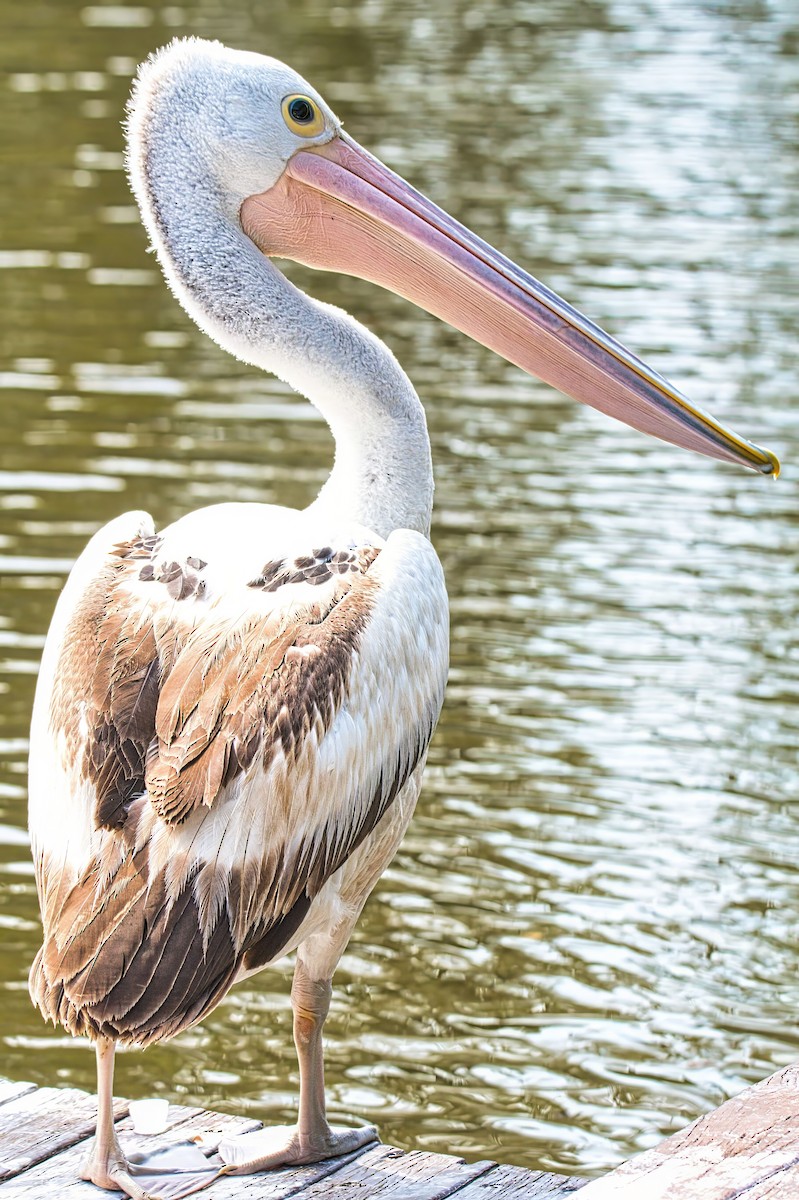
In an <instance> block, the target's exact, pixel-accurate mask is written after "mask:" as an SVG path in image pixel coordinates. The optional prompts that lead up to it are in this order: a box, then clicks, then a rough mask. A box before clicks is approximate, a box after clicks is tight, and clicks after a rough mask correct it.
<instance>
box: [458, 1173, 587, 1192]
mask: <svg viewBox="0 0 799 1200" xmlns="http://www.w3.org/2000/svg"><path fill="white" fill-rule="evenodd" d="M587 1183H588V1180H587V1179H577V1178H576V1177H574V1176H571V1175H553V1174H550V1173H549V1172H548V1171H528V1170H526V1169H525V1168H524V1167H510V1166H498V1167H494V1169H493V1171H488V1172H487V1173H486V1174H485V1175H481V1176H480V1178H479V1179H475V1180H474V1182H473V1183H469V1184H467V1185H466V1187H465V1188H462V1189H461V1190H460V1191H459V1192H458V1195H457V1197H456V1200H500V1198H501V1200H565V1197H567V1196H571V1195H573V1194H574V1192H576V1191H579V1189H580V1188H583V1187H585V1185H586V1184H587Z"/></svg>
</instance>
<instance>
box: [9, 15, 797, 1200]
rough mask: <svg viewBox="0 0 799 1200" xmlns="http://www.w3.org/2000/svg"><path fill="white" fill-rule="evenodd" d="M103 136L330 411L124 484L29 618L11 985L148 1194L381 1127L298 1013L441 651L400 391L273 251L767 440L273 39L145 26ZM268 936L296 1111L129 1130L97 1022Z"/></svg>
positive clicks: (180, 1013) (617, 389) (131, 1038)
mask: <svg viewBox="0 0 799 1200" xmlns="http://www.w3.org/2000/svg"><path fill="white" fill-rule="evenodd" d="M127 147H128V158H127V162H128V170H129V174H130V182H131V186H132V188H133V192H134V194H135V197H136V200H137V201H138V204H139V207H140V209H141V215H142V219H143V222H144V225H145V227H146V229H147V232H148V234H149V236H150V239H151V241H152V244H153V247H154V248H155V251H156V253H157V255H158V259H159V261H160V264H161V267H162V268H163V272H164V274H165V276H166V279H167V281H168V283H169V285H170V287H171V288H172V291H173V292H174V294H175V296H176V297H177V299H178V300H179V301H180V303H181V304H182V305H183V306H184V308H185V309H186V311H187V312H188V313H189V314H190V316H191V317H192V318H193V319H194V320H195V321H196V323H197V324H198V325H199V327H200V328H201V329H202V330H204V332H205V333H207V334H208V335H209V336H210V337H212V338H213V339H214V340H215V341H216V342H218V343H219V345H220V346H222V347H223V348H224V349H225V350H227V351H229V352H230V353H231V354H233V355H235V356H236V357H237V358H239V359H241V360H242V361H244V362H246V363H250V364H253V365H255V366H257V367H261V368H263V369H264V370H267V371H271V372H273V373H274V374H275V375H277V376H279V377H280V378H281V379H282V380H284V381H285V382H286V383H288V384H289V385H290V386H291V387H293V388H294V389H296V390H297V391H298V392H299V393H301V394H302V395H303V396H304V397H306V398H307V399H308V400H309V401H310V402H311V403H312V404H314V405H315V406H316V408H317V409H318V410H319V411H320V412H321V414H322V415H323V417H324V418H325V419H326V421H327V422H328V424H329V426H330V429H331V432H332V434H333V437H334V440H335V461H334V465H333V468H332V471H331V473H330V476H329V478H328V479H327V482H326V483H325V484H324V486H323V487H322V489H321V491H320V493H319V495H318V496H317V497H316V499H315V500H314V501H313V502H312V503H311V504H310V505H309V506H308V507H307V508H305V509H304V510H302V511H296V510H293V509H288V508H282V507H278V506H272V505H262V504H251V503H235V502H231V503H225V504H218V505H213V506H211V507H208V508H203V509H201V510H199V511H197V512H191V513H188V514H187V515H186V516H183V517H181V518H180V519H179V520H177V521H175V522H174V524H172V525H169V526H168V527H167V528H165V529H162V530H160V531H158V530H157V529H156V527H155V525H154V523H153V519H152V517H150V516H149V515H148V514H147V513H144V512H131V513H126V514H125V515H124V516H120V517H118V518H116V519H115V520H113V521H111V522H110V524H108V525H106V526H105V527H104V528H102V529H101V530H100V531H99V532H98V533H97V534H95V536H94V537H93V538H92V540H91V541H90V542H89V545H88V546H87V547H86V549H85V550H84V551H83V553H82V554H81V556H80V558H79V559H78V561H77V563H76V564H75V567H74V569H73V570H72V573H71V574H70V576H69V578H68V580H67V583H66V585H65V587H64V590H63V592H62V594H61V597H60V599H59V601H58V604H57V607H56V610H55V615H54V617H53V621H52V625H51V628H50V632H49V634H48V637H47V641H46V645H45V648H44V653H43V659H42V665H41V672H40V675H39V680H38V687H37V692H36V700H35V705H34V715H33V727H32V735H31V736H32V742H31V746H32V750H31V764H30V827H31V835H32V847H33V855H34V861H35V868H36V879H37V887H38V894H39V900H40V905H41V913H42V920H43V925H44V938H43V944H42V947H41V949H40V951H39V952H38V954H37V956H36V959H35V961H34V963H33V966H32V968H31V973H30V990H31V995H32V998H33V1000H34V1002H35V1004H36V1005H38V1007H39V1009H40V1010H41V1012H42V1014H43V1015H44V1016H45V1018H47V1019H50V1020H52V1021H53V1022H57V1023H60V1024H61V1025H62V1026H63V1027H64V1028H65V1029H66V1030H68V1031H69V1032H70V1033H72V1034H73V1035H82V1036H85V1037H88V1038H89V1039H91V1041H93V1042H94V1045H95V1049H96V1056H97V1088H98V1117H97V1130H96V1137H95V1139H94V1141H93V1143H92V1149H91V1151H90V1154H89V1157H88V1159H87V1160H86V1162H85V1163H84V1166H83V1169H82V1174H83V1178H85V1179H89V1180H92V1181H93V1182H94V1183H95V1184H97V1185H99V1186H100V1187H102V1188H108V1189H121V1190H122V1191H123V1192H124V1193H126V1194H127V1195H128V1196H129V1197H131V1198H132V1200H145V1198H146V1197H148V1196H160V1197H176V1196H181V1195H185V1194H187V1193H188V1191H190V1190H193V1189H194V1188H195V1187H199V1186H203V1185H204V1183H205V1182H207V1180H208V1179H209V1178H213V1177H215V1175H216V1172H217V1171H218V1170H221V1171H223V1172H228V1173H230V1172H242V1173H243V1172H250V1171H256V1170H262V1169H268V1168H271V1167H275V1166H277V1165H280V1164H291V1163H308V1162H313V1161H317V1160H320V1159H323V1158H325V1157H330V1156H334V1155H339V1154H342V1153H346V1152H351V1151H354V1150H357V1149H358V1148H360V1147H362V1146H364V1145H367V1144H368V1143H369V1142H371V1141H373V1140H375V1139H376V1138H377V1133H376V1130H375V1129H374V1128H372V1127H370V1126H367V1127H359V1128H354V1129H338V1128H332V1127H331V1126H330V1125H329V1124H328V1121H327V1118H326V1114H325V1095H324V1076H323V1055H322V1026H323V1023H324V1020H325V1016H326V1014H327V1011H328V1006H329V1002H330V996H331V980H332V976H333V973H334V970H335V968H336V965H337V963H338V961H339V958H340V957H341V954H342V952H343V951H344V948H345V947H346V945H347V942H348V940H349V937H350V935H351V933H352V930H353V927H354V925H355V922H356V920H357V918H358V915H359V913H360V911H361V909H362V907H363V905H364V903H365V901H366V898H367V896H368V895H369V893H370V891H371V890H372V888H373V887H374V885H375V883H376V882H377V880H378V879H379V877H380V875H381V873H382V872H383V870H384V869H385V867H386V865H387V864H388V862H389V861H390V860H391V858H392V856H393V854H394V853H395V851H396V849H397V847H398V845H399V843H400V841H401V839H402V836H403V834H404V832H405V830H406V828H407V825H408V822H409V820H410V818H411V815H412V813H413V810H414V806H415V804H416V800H417V796H418V794H419V789H420V784H421V777H422V770H423V767H424V762H425V756H426V753H427V747H428V743H429V741H430V737H431V735H432V732H433V729H434V727H435V724H436V721H437V718H438V715H439V711H440V708H441V704H442V700H443V696H444V685H445V680H446V675H447V651H448V617H447V596H446V590H445V586H444V578H443V574H442V570H441V566H440V564H439V561H438V558H437V556H436V553H435V550H434V549H433V547H432V545H431V544H430V540H429V532H430V516H431V508H432V501H433V474H432V465H431V454H430V442H429V439H428V434H427V428H426V422H425V414H424V409H423V407H422V405H421V403H420V401H419V398H418V397H417V394H416V392H415V391H414V389H413V386H412V385H411V383H410V380H409V379H408V377H407V376H406V375H405V373H404V372H403V371H402V369H401V367H400V366H399V364H398V363H397V361H396V359H395V358H394V356H393V355H392V354H391V352H390V351H389V350H388V349H387V348H386V346H384V345H383V344H382V342H380V341H379V340H378V339H377V338H376V337H375V336H374V335H373V334H371V333H370V332H368V331H367V330H366V329H365V328H364V327H363V326H361V325H360V324H358V322H356V321H355V320H353V318H352V317H350V316H349V315H348V314H346V313H344V312H342V311H340V310H339V309H337V308H333V307H331V306H330V305H327V304H322V303H319V302H318V301H316V300H313V299H311V298H310V297H309V296H307V295H306V294H305V293H303V292H302V291H300V290H298V289H297V288H296V287H295V286H293V284H291V283H290V282H289V281H288V280H287V279H286V278H285V276H284V275H283V274H281V272H280V271H279V270H278V268H277V267H276V266H275V265H274V262H273V259H275V258H289V259H293V260H295V261H297V262H300V263H305V264H308V265H310V266H312V267H317V268H323V269H327V270H332V271H340V272H348V273H350V274H352V275H355V276H360V277H362V278H364V279H367V280H371V281H373V282H376V283H379V284H382V285H383V286H385V287H388V288H391V289H392V290H393V291H395V292H397V293H398V294H399V295H401V296H404V297H406V298H407V299H410V300H413V301H414V302H415V303H416V304H418V305H420V306H421V307H422V308H424V309H426V310H427V311H429V312H430V313H433V314H435V315H437V316H439V317H441V318H443V319H444V320H445V321H447V322H449V323H450V324H451V325H453V326H455V327H456V328H457V329H459V330H461V331H462V332H464V333H466V334H468V335H469V336H470V337H472V338H474V339H475V340H476V341H478V342H480V343H482V344H483V345H485V346H488V347H490V348H491V349H493V350H494V351H496V352H498V353H499V354H501V355H502V356H503V357H504V358H506V359H508V360H509V361H510V362H512V363H515V364H516V365H517V366H519V367H521V368H522V369H524V370H525V371H527V372H529V373H531V374H535V375H537V376H539V377H540V378H542V379H544V380H546V381H547V382H548V383H550V384H552V385H554V386H555V387H557V388H559V389H561V390H562V391H564V392H566V393H567V394H569V395H571V396H573V397H575V398H576V399H578V400H581V401H583V402H585V403H587V404H590V405H592V406H594V407H595V408H598V409H600V410H602V411H603V412H605V413H608V414H610V415H612V416H614V417H617V418H620V419H621V420H622V421H625V422H626V423H627V424H629V425H632V426H634V427H635V428H636V429H639V430H641V431H643V432H645V433H648V434H651V435H654V436H656V437H660V438H662V439H665V440H666V441H669V442H672V443H674V444H675V445H677V446H681V447H684V448H688V449H692V450H696V451H699V452H701V453H704V454H707V455H711V456H713V457H716V458H720V459H725V460H728V461H730V462H734V463H738V464H742V465H744V466H747V467H751V468H753V469H755V470H757V471H760V472H763V473H764V474H767V475H775V474H776V473H777V470H778V463H777V460H776V458H775V457H774V456H773V455H772V454H771V453H770V452H769V451H766V450H762V449H760V448H758V447H757V446H755V445H754V444H752V443H750V442H748V441H746V440H745V439H744V438H742V437H740V436H739V435H737V434H736V433H734V432H732V431H731V430H729V429H726V428H725V427H724V426H723V425H722V424H720V423H719V422H718V421H716V420H715V419H714V418H712V417H711V416H709V415H707V414H706V413H703V412H702V411H700V410H699V409H697V408H695V407H694V406H693V405H692V404H691V403H690V402H689V401H688V400H687V399H686V398H685V397H684V396H683V395H681V393H680V392H678V391H677V390H676V389H675V388H674V387H673V386H672V385H671V384H669V383H668V382H667V381H666V380H665V379H664V378H663V377H662V376H660V375H658V374H656V373H655V372H654V371H653V370H651V369H650V368H649V367H648V366H646V365H645V364H644V363H643V362H641V361H640V360H639V359H637V358H636V357H634V356H633V355H632V354H631V353H630V352H629V351H628V350H626V349H625V348H624V347H623V346H622V345H620V344H619V343H618V342H617V341H615V340H614V339H613V338H611V337H610V336H608V335H607V334H606V333H604V332H603V331H602V330H600V329H599V328H598V327H597V326H595V325H594V324H592V323H591V322H590V321H589V320H587V319H586V318H585V317H583V316H582V315H581V314H579V313H578V312H577V311H576V310H575V309H574V308H572V307H571V306H570V305H569V304H567V303H566V302H565V301H564V300H562V299H560V298H559V297H558V296H557V295H555V294H554V293H553V292H552V291H550V290H549V289H548V288H546V287H545V286H544V285H542V284H541V283H539V282H538V281H537V280H536V279H534V278H532V276H530V275H528V274H527V273H526V272H525V271H524V270H522V269H521V268H520V267H518V266H516V265H515V264H514V263H513V262H511V261H509V260H508V259H507V258H505V257H503V256H502V255H501V254H500V253H498V252H497V251H496V250H494V249H493V248H492V247H491V246H489V245H487V244H486V243H485V242H483V241H481V240H480V238H478V237H477V236H475V234H473V233H471V232H470V231H469V230H468V229H466V228H464V227H463V226H462V225H460V224H459V223H458V222H457V221H455V220H454V219H453V218H452V217H450V216H448V215H447V214H446V213H445V212H443V211H442V210H441V209H440V208H438V207H436V205H434V204H433V203H431V202H430V201H429V200H428V199H426V198H425V197H424V196H423V195H421V194H420V193H419V192H417V191H415V190H414V189H413V188H412V187H410V186H409V185H408V184H407V183H406V182H405V181H404V180H402V179H401V178H400V177H399V176H397V175H395V174H393V173H392V172H391V171H390V170H389V169H388V168H387V167H385V166H384V165H383V164H382V163H381V162H379V161H378V160H377V159H376V158H374V157H372V156H371V155H370V154H368V153H367V152H366V151H365V150H364V149H362V148H361V147H360V146H359V145H358V144H357V143H356V142H355V141H353V139H352V138H351V137H350V136H349V135H348V134H347V133H345V132H344V130H343V129H342V125H341V122H340V120H339V119H338V118H337V117H336V116H335V114H334V113H333V112H332V110H331V109H330V107H329V106H328V105H327V104H326V103H325V101H324V100H323V99H322V97H321V96H320V95H319V94H318V92H316V91H315V90H314V88H313V87H311V86H310V84H308V83H307V82H306V81H305V80H304V79H303V78H302V77H301V76H300V75H298V74H297V73H296V72H295V71H293V70H291V69H290V68H289V67H287V66H285V65H283V64H282V63H280V62H278V61H276V60H275V59H271V58H265V57H262V56H261V55H258V54H253V53H248V52H247V53H245V52H242V51H238V50H231V49H228V48H226V47H225V46H223V45H221V44H219V43H217V42H209V41H204V40H200V39H195V38H190V39H185V40H178V41H175V42H173V43H171V44H170V45H169V46H167V47H166V48H164V49H162V50H160V51H159V52H157V53H156V54H154V55H153V56H151V57H150V58H149V59H148V60H147V62H145V63H144V64H143V66H142V67H141V68H140V70H139V73H138V77H137V80H136V82H135V84H134V88H133V93H132V98H131V101H130V106H129V115H128V124H127ZM291 952H295V953H296V965H295V969H294V977H293V983H292V989H291V999H292V1007H293V1015H294V1040H295V1043H296V1049H297V1056H298V1060H299V1071H300V1092H299V1110H298V1119H297V1123H296V1127H291V1128H288V1127H285V1128H280V1129H272V1130H262V1131H258V1132H256V1133H254V1134H247V1135H244V1136H243V1137H242V1138H240V1139H231V1140H230V1141H229V1142H227V1143H223V1144H222V1146H221V1148H220V1155H221V1162H222V1164H223V1165H222V1166H221V1167H217V1166H215V1167H213V1169H212V1170H210V1173H209V1172H206V1175H205V1176H203V1175H202V1172H201V1171H200V1172H199V1173H198V1172H197V1171H194V1173H192V1172H193V1168H191V1169H190V1168H183V1167H180V1166H174V1165H171V1166H170V1165H169V1164H162V1167H161V1168H160V1169H159V1167H158V1165H157V1164H147V1163H141V1162H137V1163H134V1162H130V1161H128V1160H126V1158H125V1156H124V1154H123V1152H122V1150H121V1148H120V1145H119V1142H118V1141H117V1138H116V1135H115V1132H114V1126H113V1111H112V1090H113V1063H114V1051H115V1047H116V1045H117V1043H122V1044H128V1043H136V1044H139V1045H143V1046H146V1045H148V1044H150V1043H152V1042H155V1041H158V1040H160V1039H163V1038H167V1037H171V1036H173V1035H174V1034H176V1033H179V1032H180V1031H181V1030H184V1029H188V1028H189V1027H190V1026H192V1025H194V1024H195V1023H196V1022H197V1021H200V1020H202V1018H203V1017H205V1016H206V1014H207V1013H209V1012H210V1011H211V1010H212V1009H213V1008H214V1006H215V1005H217V1004H218V1003H219V1002H220V1000H222V998H223V997H224V996H225V994H226V993H227V991H228V989H229V988H230V987H231V986H232V985H233V984H234V983H235V982H237V981H238V980H241V979H244V978H246V977H248V976H250V975H252V974H253V973H255V972H257V971H260V970H261V969H262V968H264V967H266V966H267V965H269V964H270V963H274V962H275V961H276V960H277V959H279V958H281V957H283V956H285V955H287V954H289V953H291ZM201 1157H202V1156H201ZM202 1162H203V1163H205V1159H202Z"/></svg>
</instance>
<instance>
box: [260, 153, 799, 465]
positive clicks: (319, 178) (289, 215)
mask: <svg viewBox="0 0 799 1200" xmlns="http://www.w3.org/2000/svg"><path fill="white" fill-rule="evenodd" d="M241 223H242V228H243V229H244V232H245V233H246V234H247V235H248V236H249V237H250V238H251V239H252V240H253V241H254V242H255V243H256V245H257V246H258V247H259V248H260V249H261V250H262V251H263V253H265V254H268V255H270V256H274V257H277V258H290V259H293V260H294V261H296V262H300V263H305V264H306V265H307V266H311V267H319V268H322V269H324V270H329V271H340V272H343V273H345V274H348V275H356V276H359V277H360V278H361V279H368V280H370V281H371V282H372V283H378V284H380V285H381V286H382V287H386V288H390V289H391V291H394V292H396V293H397V294H398V295H400V296H405V297H406V298H407V299H408V300H413V301H414V303H415V304H418V305H419V306H420V307H421V308H424V309H426V310H427V311H428V312H431V313H434V314H435V315H436V316H437V317H441V318H442V319H443V320H444V321H446V322H447V323H448V324H449V325H452V326H454V327H455V328H456V329H460V330H461V331H462V332H463V333H466V334H468V335H469V337H471V338H474V340H475V341H477V342H480V343H481V344H482V345H484V346H488V347H490V349H492V350H495V351H496V352H497V353H498V354H501V355H502V357H503V358H506V359H508V361H509V362H512V363H515V364H516V365H517V366H518V367H521V368H522V370H524V371H527V372H529V374H531V375H536V376H538V377H539V378H540V379H543V380H545V382H547V383H550V384H552V386H553V387H556V388H558V389H559V390H560V391H562V392H565V393H566V394H567V395H569V396H572V397H574V399H575V400H581V401H582V402H583V403H584V404H589V405H591V407H592V408H598V409H599V410H600V411H601V412H604V413H607V414H608V415H609V416H612V417H616V418H617V419H618V420H620V421H624V422H625V424H627V425H631V426H633V428H635V429H640V430H642V432H644V433H649V434H652V435H653V436H654V437H658V438H662V439H663V440H664V441H667V442H673V443H674V445H676V446H683V447H685V448H686V449H688V450H697V451H699V452H700V453H701V454H707V455H709V456H710V457H712V458H721V459H726V460H728V461H730V462H735V463H741V464H742V465H743V466H746V467H752V468H754V469H755V470H756V471H761V472H762V473H763V474H765V475H774V476H777V475H778V474H779V469H780V467H779V461H778V460H777V458H776V457H775V455H773V454H772V453H771V452H770V451H769V450H762V449H760V447H759V446H755V445H753V443H752V442H748V441H746V439H745V438H742V437H740V436H739V435H738V434H736V433H734V432H733V431H732V430H731V429H727V428H725V426H724V425H722V424H721V423H720V422H719V421H716V420H715V419H714V418H713V417H711V416H710V415H709V414H708V413H705V412H702V410H701V409H699V408H696V407H695V406H694V405H692V404H691V403H690V401H689V400H687V399H686V397H685V396H683V395H682V394H681V393H680V392H679V391H677V389H676V388H675V387H673V386H672V385H671V384H670V383H669V382H668V380H666V379H664V378H663V376H662V375H658V374H657V372H655V371H653V370H652V369H651V368H650V367H648V366H647V365H646V363H643V362H641V360H640V359H639V358H636V357H635V355H634V354H631V353H630V351H629V350H627V349H626V348H625V347H624V346H622V345H621V343H620V342H617V341H616V340H615V339H614V338H612V337H610V336H609V335H608V334H607V333H605V332H604V331H603V330H602V329H600V328H599V327H598V326H597V325H594V324H593V323H592V322H591V321H589V320H588V319H587V318H586V317H584V316H583V315H582V313H579V312H578V311H577V310H576V309H575V308H572V307H571V305H570V304H567V303H566V301H565V300H561V298H560V297H559V296H557V295H556V294H555V293H554V292H551V291H550V290H549V288H547V287H545V286H544V285H543V284H542V283H539V282H538V280H537V279H534V278H533V277H532V276H531V275H528V274H527V272H526V271H523V270H522V269H521V268H520V267H517V266H516V264H515V263H513V262H511V261H510V260H509V259H507V258H505V257H504V255H502V254H500V253H499V252H498V251H497V250H494V249H493V248H492V247H491V246H489V245H488V244H487V243H486V242H483V241H481V239H480V238H478V237H477V236H476V235H475V234H473V233H472V232H471V231H470V230H468V229H466V228H465V226H463V225H461V224H459V223H458V222H457V221H455V220H454V219H453V218H452V217H450V216H449V215H448V214H447V213H445V212H444V211H443V210H442V209H440V208H438V207H437V206H436V205H435V204H433V203H431V201H430V200H428V199H426V197H425V196H423V195H422V194H421V193H420V192H417V191H416V190H415V189H414V188H412V187H411V186H410V185H409V184H407V183H406V182H405V181H404V180H403V179H401V178H400V176H398V175H395V174H394V172H393V171H390V170H389V169H388V168H387V167H385V166H384V165H383V164H382V163H381V162H380V161H379V160H378V159H376V158H374V157H373V156H372V155H371V154H369V153H367V151H365V150H364V149H362V147H360V146H359V145H358V144H357V143H356V142H354V141H353V140H352V139H351V138H349V137H348V136H347V135H346V134H343V133H340V134H338V135H337V136H336V137H334V138H333V139H332V141H330V142H328V143H327V144H326V145H323V146H315V147H313V148H312V149H309V150H303V151H300V152H298V153H297V154H295V155H294V157H293V158H292V159H291V160H290V161H289V163H288V166H287V167H286V170H285V171H284V173H283V175H282V176H281V178H280V179H279V181H278V182H277V183H276V184H275V186H274V187H273V188H270V190H269V191H267V192H262V193H261V194H260V195H255V196H250V197H249V198H248V199H247V200H245V201H244V204H243V205H242V208H241Z"/></svg>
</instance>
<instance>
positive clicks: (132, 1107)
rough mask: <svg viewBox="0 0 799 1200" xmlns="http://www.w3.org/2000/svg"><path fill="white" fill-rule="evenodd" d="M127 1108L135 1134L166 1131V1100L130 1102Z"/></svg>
mask: <svg viewBox="0 0 799 1200" xmlns="http://www.w3.org/2000/svg"><path fill="white" fill-rule="evenodd" d="M128 1108H129V1111H130V1119H131V1121H132V1122H133V1129H134V1132H135V1133H163V1132H164V1130H165V1129H166V1125H167V1115H168V1113H169V1101H168V1100H131V1102H130V1104H129V1105H128Z"/></svg>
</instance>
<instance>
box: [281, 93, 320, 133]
mask: <svg viewBox="0 0 799 1200" xmlns="http://www.w3.org/2000/svg"><path fill="white" fill-rule="evenodd" d="M281 107H282V109H283V120H284V121H285V122H286V124H287V125H288V127H289V129H290V130H291V132H292V133H297V134H299V136H300V137H316V136H317V134H319V133H322V132H323V130H324V128H325V118H324V116H323V114H322V113H321V112H320V111H319V107H318V105H316V104H314V102H313V100H311V99H310V98H309V97H308V96H286V98H285V100H284V101H283V104H282V105H281Z"/></svg>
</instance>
